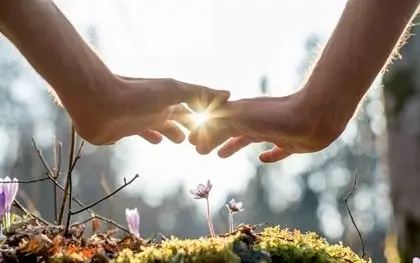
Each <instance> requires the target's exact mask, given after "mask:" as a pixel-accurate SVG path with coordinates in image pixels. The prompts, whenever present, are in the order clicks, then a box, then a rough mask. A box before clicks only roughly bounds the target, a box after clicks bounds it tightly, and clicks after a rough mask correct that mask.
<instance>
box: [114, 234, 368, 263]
mask: <svg viewBox="0 0 420 263" xmlns="http://www.w3.org/2000/svg"><path fill="white" fill-rule="evenodd" d="M261 252H264V253H261ZM269 256H271V259H272V262H284V263H293V262H313V263H330V262H331V263H341V262H343V263H344V262H346V263H367V262H371V260H370V259H369V260H363V259H362V258H360V257H359V256H358V255H356V254H355V253H354V252H353V251H352V250H351V249H350V248H348V247H344V246H343V245H342V244H336V245H329V244H328V243H327V242H326V240H325V239H323V238H320V237H318V236H317V235H316V234H315V233H305V234H302V233H301V232H300V231H297V230H295V231H293V232H292V231H289V230H288V229H281V228H280V227H278V226H277V227H269V228H266V229H265V230H264V231H263V232H262V233H260V236H259V238H258V239H257V241H256V242H255V243H254V244H252V242H247V239H246V236H245V235H244V234H241V233H237V234H236V235H234V236H228V237H215V238H201V239H196V240H191V239H186V240H181V239H178V238H171V239H169V240H167V241H165V242H163V243H162V245H160V246H158V247H145V248H144V249H143V251H142V252H140V253H133V252H132V251H130V250H127V249H126V250H124V251H122V252H121V253H120V255H119V257H118V258H117V259H116V260H115V261H114V262H117V263H137V262H184V263H187V262H233V263H235V262H241V259H242V260H243V261H245V259H246V260H247V262H270V258H269Z"/></svg>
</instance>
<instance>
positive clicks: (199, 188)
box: [197, 184, 207, 193]
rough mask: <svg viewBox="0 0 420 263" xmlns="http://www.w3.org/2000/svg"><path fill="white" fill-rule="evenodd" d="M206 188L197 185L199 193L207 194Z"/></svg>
mask: <svg viewBox="0 0 420 263" xmlns="http://www.w3.org/2000/svg"><path fill="white" fill-rule="evenodd" d="M206 189H207V188H206V187H205V186H204V185H203V184H199V185H197V190H198V192H200V193H205V192H206Z"/></svg>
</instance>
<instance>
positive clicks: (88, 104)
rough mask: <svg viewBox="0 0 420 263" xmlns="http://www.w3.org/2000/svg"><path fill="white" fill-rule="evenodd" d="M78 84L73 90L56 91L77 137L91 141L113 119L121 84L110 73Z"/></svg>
mask: <svg viewBox="0 0 420 263" xmlns="http://www.w3.org/2000/svg"><path fill="white" fill-rule="evenodd" d="M77 85H78V86H77V87H73V89H71V88H72V87H71V86H70V85H66V86H61V87H59V88H56V89H55V90H56V91H57V94H58V97H59V99H60V100H61V103H62V105H63V107H64V108H65V109H66V111H67V113H68V114H69V116H70V118H71V119H72V122H73V125H75V128H76V130H77V132H78V134H79V135H80V136H81V137H83V138H85V139H87V140H88V141H92V142H94V141H96V140H99V139H100V138H97V137H96V136H98V135H101V134H102V133H103V131H105V130H108V129H107V127H106V126H107V125H110V124H111V122H112V120H113V114H114V112H115V109H116V106H115V104H116V102H117V101H118V96H120V95H119V93H120V92H119V91H120V89H119V87H121V85H120V82H119V81H118V79H117V78H116V77H115V76H114V75H112V74H111V76H109V74H102V76H100V75H95V76H92V75H89V76H88V77H83V78H80V80H79V82H78V84H77Z"/></svg>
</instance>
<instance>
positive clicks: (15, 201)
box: [14, 200, 52, 226]
mask: <svg viewBox="0 0 420 263" xmlns="http://www.w3.org/2000/svg"><path fill="white" fill-rule="evenodd" d="M14 205H15V206H16V207H17V208H19V209H20V210H22V212H24V213H25V214H27V215H30V216H32V217H33V218H35V219H37V220H39V221H40V222H42V223H44V224H46V225H48V226H51V225H52V224H51V223H50V222H48V221H47V220H45V219H42V218H41V217H39V216H36V215H34V214H33V213H31V212H29V211H28V210H26V208H24V207H23V205H21V204H20V203H19V202H18V201H17V200H14Z"/></svg>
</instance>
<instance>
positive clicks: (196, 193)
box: [190, 189, 199, 195]
mask: <svg viewBox="0 0 420 263" xmlns="http://www.w3.org/2000/svg"><path fill="white" fill-rule="evenodd" d="M190 193H191V194H192V195H198V194H199V193H198V191H197V189H191V190H190Z"/></svg>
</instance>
